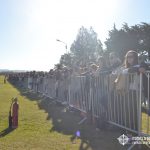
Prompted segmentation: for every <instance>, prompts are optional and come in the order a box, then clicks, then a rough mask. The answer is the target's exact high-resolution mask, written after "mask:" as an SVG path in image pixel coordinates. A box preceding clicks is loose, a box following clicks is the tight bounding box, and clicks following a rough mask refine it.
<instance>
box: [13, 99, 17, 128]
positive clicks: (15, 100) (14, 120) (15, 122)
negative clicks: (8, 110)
mask: <svg viewBox="0 0 150 150" xmlns="http://www.w3.org/2000/svg"><path fill="white" fill-rule="evenodd" d="M18 110H19V104H18V99H17V98H15V99H14V103H13V105H12V128H13V129H15V128H17V127H18Z"/></svg>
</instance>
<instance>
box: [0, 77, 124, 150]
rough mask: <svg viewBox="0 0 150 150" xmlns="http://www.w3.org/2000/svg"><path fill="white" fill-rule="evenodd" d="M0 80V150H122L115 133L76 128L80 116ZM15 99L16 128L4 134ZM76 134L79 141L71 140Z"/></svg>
mask: <svg viewBox="0 0 150 150" xmlns="http://www.w3.org/2000/svg"><path fill="white" fill-rule="evenodd" d="M3 78H4V77H3V76H0V135H1V137H0V150H112V149H114V150H124V149H126V148H127V147H125V146H124V147H123V146H122V145H120V144H119V143H118V141H117V138H118V137H119V136H120V135H121V133H120V132H118V131H117V130H105V131H102V130H101V131H96V130H95V127H94V126H92V125H91V124H89V123H88V122H85V123H83V124H82V125H78V122H79V121H80V120H81V116H80V115H79V113H78V112H69V111H66V109H65V108H64V107H63V106H61V105H58V104H54V103H51V102H52V100H50V99H45V100H42V99H41V98H40V97H38V96H37V95H36V94H31V93H28V92H27V91H26V90H25V89H19V88H16V87H14V86H12V85H11V84H9V83H7V84H3ZM15 96H17V97H18V99H19V126H18V128H17V129H15V130H13V131H11V132H7V131H8V130H7V127H8V112H9V107H10V103H11V98H12V97H15ZM77 130H80V132H81V137H80V138H79V139H77V140H75V133H76V131H77Z"/></svg>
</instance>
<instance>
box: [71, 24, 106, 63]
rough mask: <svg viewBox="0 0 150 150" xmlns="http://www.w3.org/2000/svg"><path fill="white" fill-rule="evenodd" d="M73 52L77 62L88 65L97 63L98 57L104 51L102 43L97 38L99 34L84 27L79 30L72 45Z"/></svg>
mask: <svg viewBox="0 0 150 150" xmlns="http://www.w3.org/2000/svg"><path fill="white" fill-rule="evenodd" d="M70 50H71V52H72V54H73V60H74V61H75V62H82V63H83V64H87V62H89V61H95V60H96V58H97V56H98V55H100V53H101V52H102V51H103V49H102V43H101V41H100V40H98V38H97V33H96V32H95V31H94V30H93V28H92V27H90V29H86V28H84V27H83V26H82V27H81V28H80V29H79V32H78V34H77V37H76V40H75V41H74V42H73V44H72V45H71V49H70Z"/></svg>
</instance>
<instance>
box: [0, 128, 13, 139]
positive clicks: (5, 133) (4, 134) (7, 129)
mask: <svg viewBox="0 0 150 150" xmlns="http://www.w3.org/2000/svg"><path fill="white" fill-rule="evenodd" d="M14 130H15V129H12V128H9V127H8V128H6V129H5V130H3V131H1V132H0V138H2V137H4V136H6V135H7V134H9V133H10V132H12V131H14Z"/></svg>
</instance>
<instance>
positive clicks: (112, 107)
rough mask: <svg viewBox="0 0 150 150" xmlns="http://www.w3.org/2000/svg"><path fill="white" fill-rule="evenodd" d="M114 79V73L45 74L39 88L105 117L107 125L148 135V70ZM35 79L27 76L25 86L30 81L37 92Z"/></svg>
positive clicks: (52, 95) (149, 127) (87, 111)
mask: <svg viewBox="0 0 150 150" xmlns="http://www.w3.org/2000/svg"><path fill="white" fill-rule="evenodd" d="M114 79H116V75H114V76H113V75H112V74H111V75H108V74H99V76H95V77H94V76H93V77H92V76H72V77H71V78H70V79H64V80H60V81H56V80H55V79H53V78H52V79H50V78H48V77H44V78H42V81H41V82H39V83H40V84H39V87H38V90H39V91H40V92H41V93H43V94H44V95H45V96H47V97H51V98H54V97H56V98H57V101H59V102H64V101H66V102H67V103H68V105H69V106H70V107H74V108H75V109H78V110H80V111H82V112H85V113H89V112H90V113H91V114H92V116H94V117H98V118H101V117H103V116H105V118H106V119H107V121H108V122H109V123H110V124H113V125H116V126H118V127H121V128H123V129H127V130H129V131H132V132H135V133H137V134H138V135H139V136H150V118H149V116H150V95H149V92H150V85H149V84H150V72H146V73H145V74H140V75H139V74H137V73H135V74H122V75H120V76H119V77H118V82H116V84H115V83H114ZM37 81H38V80H37V78H31V77H30V78H28V88H31V83H32V85H33V86H32V89H33V90H34V91H37V85H38V84H37V83H38V82H37ZM133 146H134V145H132V147H133ZM132 147H131V148H132ZM131 148H129V149H131Z"/></svg>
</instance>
